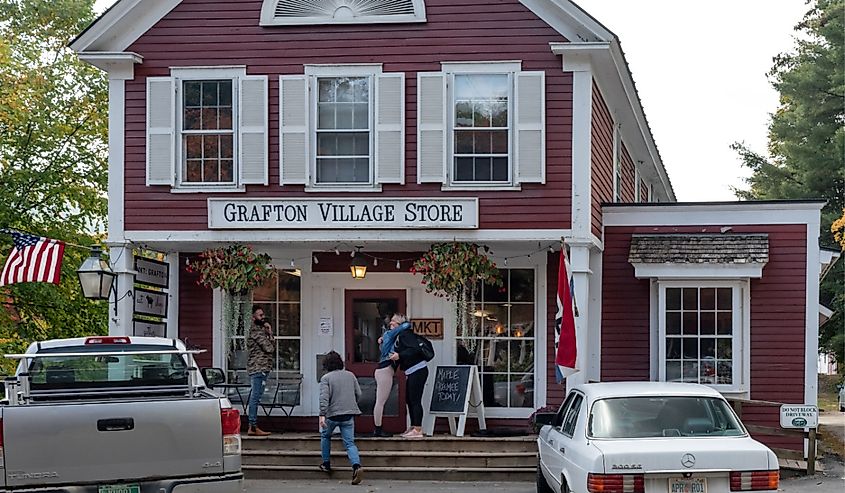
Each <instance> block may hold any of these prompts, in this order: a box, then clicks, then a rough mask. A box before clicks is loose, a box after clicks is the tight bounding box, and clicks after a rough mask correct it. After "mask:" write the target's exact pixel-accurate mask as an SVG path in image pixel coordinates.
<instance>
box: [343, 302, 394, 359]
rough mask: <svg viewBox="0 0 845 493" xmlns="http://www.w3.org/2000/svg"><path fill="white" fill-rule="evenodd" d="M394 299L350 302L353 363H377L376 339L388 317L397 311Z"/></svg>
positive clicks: (385, 326)
mask: <svg viewBox="0 0 845 493" xmlns="http://www.w3.org/2000/svg"><path fill="white" fill-rule="evenodd" d="M398 305H399V303H398V301H397V300H395V299H369V300H363V299H357V300H355V301H353V302H352V317H353V320H352V324H353V330H354V331H355V332H354V335H353V341H354V342H353V344H354V345H355V350H354V352H353V355H352V357H353V362H354V363H378V361H379V357H380V356H381V351H380V349H379V344H378V339H379V337H381V335H382V334H383V333H384V331H385V329H386V328H387V324H388V322H390V317H392V316H393V314H394V313H396V311H397V310H398V309H399V306H398Z"/></svg>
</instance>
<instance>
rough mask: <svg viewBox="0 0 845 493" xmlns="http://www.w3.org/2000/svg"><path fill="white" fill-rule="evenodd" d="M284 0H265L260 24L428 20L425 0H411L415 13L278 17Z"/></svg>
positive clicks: (369, 22) (293, 24)
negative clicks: (278, 6)
mask: <svg viewBox="0 0 845 493" xmlns="http://www.w3.org/2000/svg"><path fill="white" fill-rule="evenodd" d="M280 1H283V0H264V2H263V3H262V5H261V17H260V22H259V24H258V25H260V26H264V27H272V26H303V25H331V24H396V23H416V22H426V17H425V2H424V0H411V2H412V4H413V6H414V13H413V14H393V15H389V14H388V15H367V16H360V17H351V18H349V19H343V18H341V19H336V18H333V17H332V18H330V17H327V16H326V17H318V16H302V17H282V18H278V17H276V5H277V4H278V3H279V2H280Z"/></svg>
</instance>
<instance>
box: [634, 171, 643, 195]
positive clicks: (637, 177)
mask: <svg viewBox="0 0 845 493" xmlns="http://www.w3.org/2000/svg"><path fill="white" fill-rule="evenodd" d="M640 188H641V186H640V167H639V166H637V163H634V202H637V203H639V201H640V199H641V197H640V195H642V194H641V193H640Z"/></svg>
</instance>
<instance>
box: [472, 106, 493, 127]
mask: <svg viewBox="0 0 845 493" xmlns="http://www.w3.org/2000/svg"><path fill="white" fill-rule="evenodd" d="M472 126H473V127H476V128H485V127H489V126H490V106H489V104H487V103H485V102H479V101H476V102H474V103H473V105H472Z"/></svg>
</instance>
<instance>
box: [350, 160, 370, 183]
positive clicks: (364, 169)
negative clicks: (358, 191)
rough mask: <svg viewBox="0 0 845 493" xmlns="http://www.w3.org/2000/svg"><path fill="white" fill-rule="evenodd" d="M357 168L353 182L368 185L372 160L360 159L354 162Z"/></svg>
mask: <svg viewBox="0 0 845 493" xmlns="http://www.w3.org/2000/svg"><path fill="white" fill-rule="evenodd" d="M352 163H353V166H354V167H355V171H354V173H353V174H354V176H353V178H352V181H353V182H355V183H367V182H369V181H370V160H369V159H368V158H358V159H353V160H352Z"/></svg>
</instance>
